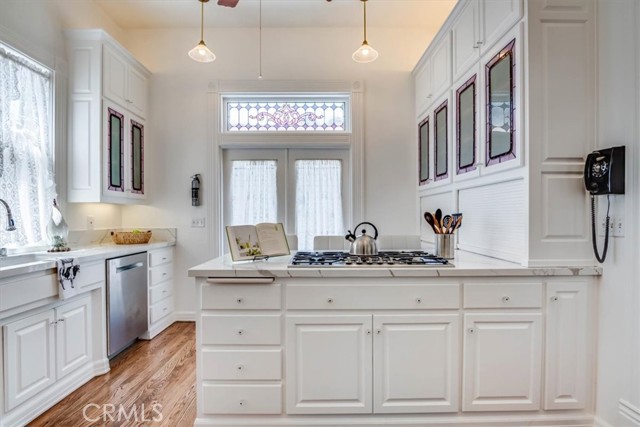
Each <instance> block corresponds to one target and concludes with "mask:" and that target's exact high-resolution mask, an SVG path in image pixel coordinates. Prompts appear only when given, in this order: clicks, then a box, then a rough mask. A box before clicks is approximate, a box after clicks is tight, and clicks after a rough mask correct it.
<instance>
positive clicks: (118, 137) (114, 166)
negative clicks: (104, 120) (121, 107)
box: [109, 108, 124, 191]
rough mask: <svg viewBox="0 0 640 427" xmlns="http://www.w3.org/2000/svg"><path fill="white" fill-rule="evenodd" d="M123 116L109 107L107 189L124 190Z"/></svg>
mask: <svg viewBox="0 0 640 427" xmlns="http://www.w3.org/2000/svg"><path fill="white" fill-rule="evenodd" d="M122 122H123V116H122V114H120V113H118V112H117V111H114V110H112V109H111V108H109V190H115V191H124V186H123V185H122V167H123V166H122V137H123V135H122Z"/></svg>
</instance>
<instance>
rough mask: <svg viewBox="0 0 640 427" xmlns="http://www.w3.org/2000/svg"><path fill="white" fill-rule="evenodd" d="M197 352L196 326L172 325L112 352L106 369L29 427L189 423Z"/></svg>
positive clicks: (193, 407)
mask: <svg viewBox="0 0 640 427" xmlns="http://www.w3.org/2000/svg"><path fill="white" fill-rule="evenodd" d="M195 351H196V349H195V324H194V323H190V322H178V323H174V324H173V325H172V326H170V327H169V328H167V329H166V330H165V331H164V332H162V333H161V334H160V335H158V336H157V337H155V338H154V339H153V340H151V341H139V342H137V343H135V344H134V345H133V346H131V347H130V348H129V349H127V350H125V351H124V352H123V353H121V354H120V355H118V356H116V357H115V358H114V359H113V360H112V361H111V371H110V372H109V373H107V374H105V375H102V376H100V377H96V378H93V379H92V380H91V381H89V382H88V383H86V384H85V385H83V386H82V387H80V388H79V389H78V390H76V391H74V392H73V393H71V394H70V395H69V396H67V397H65V398H64V399H63V400H62V401H60V402H59V403H58V404H57V405H55V406H54V407H52V408H51V409H49V410H48V411H47V412H45V413H44V414H42V415H41V416H40V417H39V418H37V419H36V420H34V421H33V422H31V423H29V427H45V426H46V427H52V426H56V427H59V426H63V427H84V426H109V427H112V426H113V427H115V426H118V427H125V426H126V427H133V426H149V427H161V426H167V427H169V426H171V427H192V426H193V422H194V420H195V418H196V353H195ZM110 405H115V406H110ZM154 405H155V406H154ZM157 405H161V406H157ZM118 411H120V414H118ZM85 414H86V416H87V417H86V419H85ZM160 414H161V415H160Z"/></svg>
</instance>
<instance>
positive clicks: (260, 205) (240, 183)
mask: <svg viewBox="0 0 640 427" xmlns="http://www.w3.org/2000/svg"><path fill="white" fill-rule="evenodd" d="M277 168H278V163H277V162H276V161H275V160H235V161H233V162H232V166H231V224H228V225H245V224H259V223H261V222H278V185H277V182H276V171H277Z"/></svg>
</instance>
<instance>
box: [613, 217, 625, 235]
mask: <svg viewBox="0 0 640 427" xmlns="http://www.w3.org/2000/svg"><path fill="white" fill-rule="evenodd" d="M611 223H612V224H613V235H614V236H615V237H624V222H623V221H622V218H615V221H611Z"/></svg>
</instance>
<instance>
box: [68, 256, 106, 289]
mask: <svg viewBox="0 0 640 427" xmlns="http://www.w3.org/2000/svg"><path fill="white" fill-rule="evenodd" d="M106 278H107V276H106V268H105V263H104V261H100V262H96V263H93V264H87V265H84V264H82V263H80V271H79V272H78V275H77V276H76V280H75V284H76V285H77V286H78V288H85V287H87V286H91V285H95V284H96V283H100V282H104V281H106Z"/></svg>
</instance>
